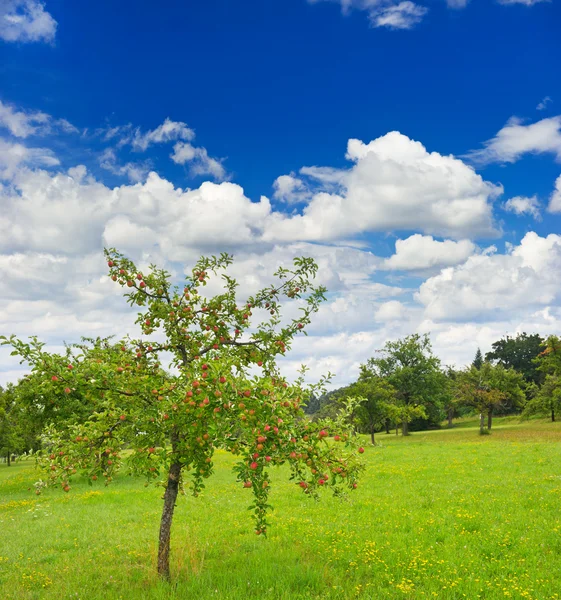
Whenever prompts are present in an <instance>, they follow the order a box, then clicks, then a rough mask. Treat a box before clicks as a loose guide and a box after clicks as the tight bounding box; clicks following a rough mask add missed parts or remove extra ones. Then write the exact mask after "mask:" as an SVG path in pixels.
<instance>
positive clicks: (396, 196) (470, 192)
mask: <svg viewBox="0 0 561 600" xmlns="http://www.w3.org/2000/svg"><path fill="white" fill-rule="evenodd" d="M347 158H348V159H349V160H351V161H353V163H354V165H353V167H352V168H351V169H349V170H348V171H341V172H339V174H338V179H339V181H340V182H341V188H342V190H341V191H340V192H339V193H327V192H324V191H321V190H320V191H318V192H316V193H315V194H314V196H313V197H312V199H311V200H310V202H309V203H308V204H307V205H306V206H305V207H304V209H303V211H302V214H298V215H294V216H287V215H284V214H275V215H273V216H272V218H271V221H270V223H269V225H268V228H267V231H266V232H265V234H264V238H265V239H267V240H286V241H293V240H297V239H307V240H310V241H320V240H331V239H341V238H348V237H349V236H352V235H357V234H360V233H364V232H373V231H396V230H411V229H413V230H420V231H422V232H423V233H427V234H433V235H441V236H449V237H454V238H458V239H462V238H467V237H473V236H492V235H495V234H496V233H497V232H496V229H495V226H494V223H493V217H492V204H491V200H492V198H494V197H495V196H497V195H498V194H500V193H501V192H502V188H500V187H498V186H494V185H492V184H490V183H488V182H485V181H484V180H483V179H482V178H481V177H480V176H479V175H478V174H477V173H476V172H475V171H474V170H473V169H472V168H471V167H469V166H467V165H466V164H465V163H463V162H462V161H461V160H459V159H457V158H454V157H453V156H443V155H441V154H438V153H437V152H430V153H429V152H427V150H426V149H425V147H424V146H423V145H422V144H421V143H419V142H415V141H413V140H410V139H409V138H408V137H406V136H404V135H402V134H400V133H399V132H396V131H394V132H391V133H388V134H386V135H384V136H382V137H380V138H377V139H376V140H374V141H372V142H370V143H369V144H364V143H363V142H361V141H359V140H349V143H348V149H347ZM302 172H303V169H302V170H301V173H302ZM330 178H331V179H333V178H334V177H333V174H332V173H330Z"/></svg>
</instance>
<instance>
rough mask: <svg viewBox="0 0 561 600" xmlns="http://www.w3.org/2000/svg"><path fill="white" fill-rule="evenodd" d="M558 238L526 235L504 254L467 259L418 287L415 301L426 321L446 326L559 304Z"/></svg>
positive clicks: (560, 260)
mask: <svg viewBox="0 0 561 600" xmlns="http://www.w3.org/2000/svg"><path fill="white" fill-rule="evenodd" d="M560 269H561V236H558V235H556V234H550V235H548V236H547V237H545V238H542V237H540V236H539V235H538V234H536V233H534V232H530V233H527V234H526V235H525V236H524V238H523V239H522V241H521V242H520V244H519V245H518V246H515V247H513V248H512V249H511V251H510V253H509V254H486V255H484V254H482V255H478V256H472V257H470V258H468V260H467V261H466V262H465V263H464V264H463V265H460V266H457V267H450V268H448V269H444V270H443V271H442V272H441V273H440V274H439V275H436V276H434V277H431V278H429V279H427V280H426V281H425V282H424V283H423V284H422V285H421V287H420V289H419V292H418V294H417V295H416V298H417V300H418V301H419V302H420V303H421V304H422V305H423V306H424V307H425V316H426V317H427V318H430V319H433V320H438V321H447V320H456V321H457V320H460V321H469V320H472V319H476V320H478V319H485V320H496V319H497V318H498V317H499V316H500V317H501V318H506V317H507V316H508V314H511V313H512V312H514V311H516V310H519V309H521V308H523V309H524V310H526V311H527V310H529V309H533V310H538V309H540V308H543V307H545V306H548V305H551V304H555V303H557V302H559V300H560V298H561V284H560V281H559V277H558V273H559V271H560Z"/></svg>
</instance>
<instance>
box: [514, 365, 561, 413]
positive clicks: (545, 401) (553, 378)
mask: <svg viewBox="0 0 561 600" xmlns="http://www.w3.org/2000/svg"><path fill="white" fill-rule="evenodd" d="M534 389H535V393H534V394H532V397H531V398H530V399H529V400H528V402H526V405H525V406H524V411H523V412H522V416H523V417H526V418H527V417H530V416H531V415H541V416H548V417H551V421H552V422H554V421H555V414H556V413H557V414H559V411H561V378H560V377H559V376H558V375H546V378H545V381H544V383H543V385H542V386H541V387H540V388H538V387H537V386H534Z"/></svg>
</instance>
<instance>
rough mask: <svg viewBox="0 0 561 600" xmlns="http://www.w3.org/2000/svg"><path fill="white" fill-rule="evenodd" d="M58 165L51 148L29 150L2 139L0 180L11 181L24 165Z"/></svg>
mask: <svg viewBox="0 0 561 600" xmlns="http://www.w3.org/2000/svg"><path fill="white" fill-rule="evenodd" d="M58 164H60V162H59V160H58V158H57V157H56V156H55V154H54V152H53V151H52V150H50V149H49V148H27V147H25V146H23V145H22V144H18V143H12V142H9V141H7V140H5V139H3V138H1V137H0V179H11V178H12V177H13V176H14V174H15V173H16V171H17V169H18V167H20V166H22V165H27V166H29V167H54V166H57V165H58ZM0 218H1V217H0Z"/></svg>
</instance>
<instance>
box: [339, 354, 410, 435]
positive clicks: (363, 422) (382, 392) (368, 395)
mask: <svg viewBox="0 0 561 600" xmlns="http://www.w3.org/2000/svg"><path fill="white" fill-rule="evenodd" d="M347 390H348V393H349V394H351V395H352V396H354V397H355V398H357V399H358V398H361V399H362V400H361V401H360V403H359V404H358V405H357V407H356V408H355V411H354V415H355V417H356V419H357V421H358V423H359V425H360V426H361V427H362V429H363V430H365V431H366V432H368V433H369V434H370V441H371V442H372V444H373V445H374V446H375V445H376V440H375V437H374V435H375V433H376V431H378V430H379V429H380V428H381V427H382V425H384V424H385V423H386V420H387V419H391V417H392V416H394V415H395V409H394V407H395V403H396V390H395V388H394V387H393V386H392V385H391V384H390V383H389V382H388V381H387V380H386V379H382V378H381V377H378V376H377V375H375V374H374V373H372V372H371V371H370V370H369V369H368V367H367V366H366V365H361V369H360V376H359V378H358V381H357V382H356V383H354V384H352V385H351V386H349V387H348V388H347ZM400 422H401V421H400Z"/></svg>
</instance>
